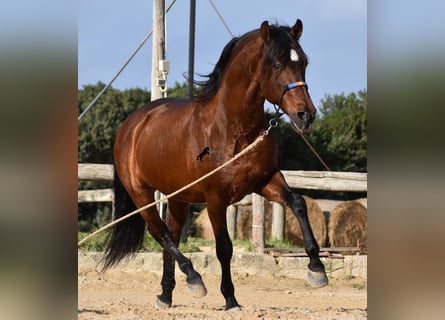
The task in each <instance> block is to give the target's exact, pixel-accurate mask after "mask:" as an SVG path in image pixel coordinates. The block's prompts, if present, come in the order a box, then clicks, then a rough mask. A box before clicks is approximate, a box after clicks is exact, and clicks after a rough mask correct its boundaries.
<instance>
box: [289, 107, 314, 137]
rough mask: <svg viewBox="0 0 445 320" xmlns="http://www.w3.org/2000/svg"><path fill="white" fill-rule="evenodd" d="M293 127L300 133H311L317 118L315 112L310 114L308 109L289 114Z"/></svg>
mask: <svg viewBox="0 0 445 320" xmlns="http://www.w3.org/2000/svg"><path fill="white" fill-rule="evenodd" d="M289 118H290V122H291V126H292V129H294V130H295V131H296V132H297V133H299V134H305V133H309V132H310V131H311V129H312V123H313V122H314V119H315V114H310V113H309V112H306V111H300V112H297V113H293V114H291V115H289Z"/></svg>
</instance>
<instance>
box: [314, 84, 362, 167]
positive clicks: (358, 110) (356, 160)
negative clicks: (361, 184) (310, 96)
mask: <svg viewBox="0 0 445 320" xmlns="http://www.w3.org/2000/svg"><path fill="white" fill-rule="evenodd" d="M366 109H367V92H366V90H361V91H359V92H358V93H357V94H355V93H350V94H349V95H347V96H346V95H344V94H336V95H333V96H331V95H326V96H325V98H324V99H323V100H322V101H321V107H320V108H319V113H320V116H319V118H318V119H317V120H316V121H315V122H314V128H313V132H312V133H311V137H312V140H313V141H314V145H315V147H316V150H318V151H319V152H320V154H321V156H322V157H323V159H325V161H326V162H327V164H328V165H329V166H330V167H331V169H332V170H336V171H358V172H366V171H367V137H368V136H367V121H366Z"/></svg>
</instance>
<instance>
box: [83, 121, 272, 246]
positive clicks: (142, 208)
mask: <svg viewBox="0 0 445 320" xmlns="http://www.w3.org/2000/svg"><path fill="white" fill-rule="evenodd" d="M277 125H278V121H277V120H276V119H275V118H274V119H271V120H270V121H269V127H268V128H267V129H266V130H265V131H264V132H263V133H262V134H261V135H259V136H258V137H257V138H256V139H255V141H254V142H252V143H251V144H249V145H248V146H247V147H246V148H245V149H243V150H242V151H240V152H239V153H237V154H236V155H235V156H234V157H233V158H231V159H230V160H228V161H227V162H225V163H223V164H222V165H220V166H219V167H217V168H215V169H213V170H212V171H210V172H209V173H207V174H205V175H204V176H202V177H201V178H199V179H197V180H195V181H193V182H191V183H189V184H188V185H186V186H184V187H182V188H181V189H178V190H176V191H174V192H172V193H170V194H168V195H166V196H165V197H164V198H163V199H159V200H156V201H154V202H152V203H149V204H147V205H145V206H143V207H141V208H139V209H137V210H134V211H132V212H130V213H128V214H126V215H125V216H122V217H120V218H119V219H116V220H114V221H112V222H110V223H109V224H107V225H105V226H103V227H102V228H100V229H98V230H96V231H94V232H93V233H91V234H90V235H88V236H86V237H85V238H83V239H82V240H80V241H79V242H77V246H80V245H81V244H82V243H84V242H86V241H88V240H89V239H91V238H92V237H94V236H96V235H97V234H99V233H101V232H102V231H104V230H106V229H108V228H110V227H112V226H114V225H115V224H118V223H119V222H121V221H123V220H125V219H127V218H129V217H131V216H134V215H135V214H137V213H139V212H141V211H143V210H145V209H148V208H150V207H153V206H155V205H157V204H158V203H160V202H161V201H165V200H167V199H170V198H171V197H173V196H176V195H177V194H179V193H181V192H183V191H184V190H186V189H188V188H190V187H191V186H193V185H195V184H197V183H199V182H201V181H203V180H204V179H206V178H208V177H210V176H211V175H213V174H214V173H216V172H218V171H219V170H221V169H223V168H224V167H226V166H228V165H229V164H231V163H232V162H234V161H235V160H237V159H239V158H240V157H241V156H243V155H244V154H246V153H247V152H249V151H250V150H252V149H253V148H254V147H255V146H256V145H257V144H259V143H260V142H261V141H263V139H264V138H265V137H266V136H267V135H268V134H269V132H270V130H271V129H272V128H275V127H276V126H277Z"/></svg>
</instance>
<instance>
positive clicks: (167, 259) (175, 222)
mask: <svg viewBox="0 0 445 320" xmlns="http://www.w3.org/2000/svg"><path fill="white" fill-rule="evenodd" d="M187 215H188V204H187V203H182V202H175V201H171V200H170V201H169V202H168V210H167V217H166V219H165V223H166V224H167V227H168V229H169V230H170V233H171V235H172V241H173V244H174V245H176V247H178V245H179V240H180V238H181V231H182V228H183V227H184V224H185V222H186V221H187ZM162 256H163V260H164V269H163V274H162V281H161V286H162V294H161V295H159V296H158V298H157V300H156V307H159V308H165V307H170V306H171V304H172V293H173V289H174V288H175V285H176V281H175V258H174V257H173V256H172V255H171V254H170V253H169V252H168V251H167V250H166V249H164V250H163V252H162Z"/></svg>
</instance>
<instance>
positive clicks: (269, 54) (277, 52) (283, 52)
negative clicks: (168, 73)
mask: <svg viewBox="0 0 445 320" xmlns="http://www.w3.org/2000/svg"><path fill="white" fill-rule="evenodd" d="M255 31H258V29H256V30H253V31H250V32H247V33H246V34H244V35H243V36H241V37H235V38H233V39H232V40H230V41H229V42H228V43H227V44H226V46H225V47H224V49H223V51H222V53H221V56H220V57H219V59H218V62H217V63H216V65H215V68H214V69H213V71H212V72H211V73H209V74H208V75H202V77H205V78H208V79H207V80H206V81H194V84H196V85H198V86H200V87H202V91H201V92H200V93H199V94H198V96H197V97H196V101H198V102H207V101H209V100H210V99H211V98H213V97H214V96H215V94H216V92H217V91H218V88H219V85H220V82H221V77H222V75H223V72H224V69H225V67H226V66H227V63H228V62H229V60H230V56H231V54H232V51H233V48H234V47H235V45H236V44H237V43H239V41H240V40H242V39H243V38H245V37H246V36H248V35H250V34H252V33H253V32H255ZM289 31H290V27H289V26H280V25H270V32H271V43H270V46H269V47H268V48H267V49H266V51H265V52H264V55H265V59H264V65H263V72H266V71H267V70H269V69H270V68H271V66H272V65H273V64H274V63H275V62H277V61H279V62H281V63H282V64H283V65H284V66H286V65H287V64H288V63H289V62H290V57H289V52H290V49H291V48H295V49H296V50H297V52H298V53H299V56H300V57H302V59H300V62H299V63H307V57H306V55H305V53H304V52H303V50H302V49H301V47H300V45H299V44H298V41H296V40H295V39H293V38H292V37H291V36H290V34H289Z"/></svg>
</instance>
